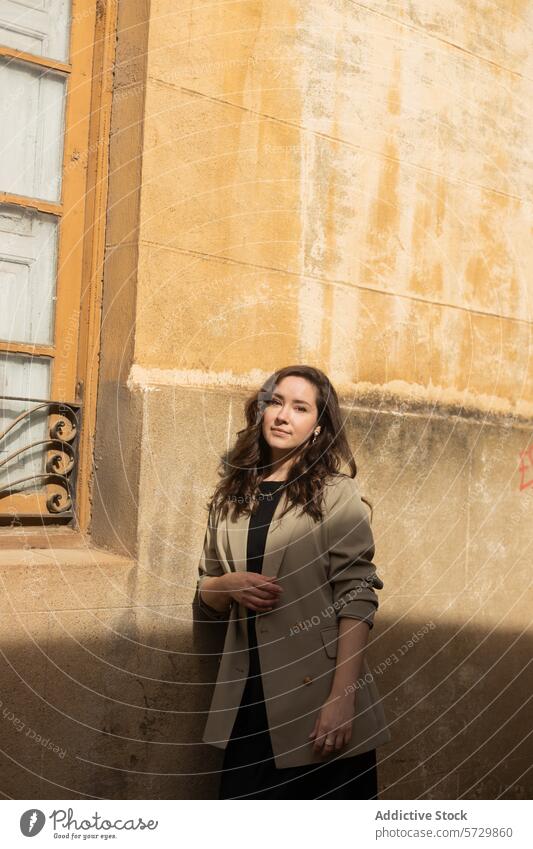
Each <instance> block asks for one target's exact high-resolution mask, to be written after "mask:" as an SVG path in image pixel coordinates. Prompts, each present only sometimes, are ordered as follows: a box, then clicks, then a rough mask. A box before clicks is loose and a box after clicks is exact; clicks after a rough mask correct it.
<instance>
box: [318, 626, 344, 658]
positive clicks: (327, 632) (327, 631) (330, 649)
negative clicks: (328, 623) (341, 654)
mask: <svg viewBox="0 0 533 849" xmlns="http://www.w3.org/2000/svg"><path fill="white" fill-rule="evenodd" d="M338 634H339V629H338V628H335V627H334V626H333V627H331V628H322V629H321V631H320V636H321V637H322V642H323V643H324V648H325V649H326V654H327V656H328V657H337V637H338Z"/></svg>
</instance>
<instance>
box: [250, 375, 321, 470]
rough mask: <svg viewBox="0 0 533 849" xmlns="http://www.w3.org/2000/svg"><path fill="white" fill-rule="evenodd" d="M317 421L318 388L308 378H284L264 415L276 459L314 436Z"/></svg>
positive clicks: (265, 431) (266, 432)
mask: <svg viewBox="0 0 533 849" xmlns="http://www.w3.org/2000/svg"><path fill="white" fill-rule="evenodd" d="M317 419H318V409H317V406H316V389H315V387H314V385H313V384H312V383H310V382H309V381H308V380H306V379H305V377H298V376H297V375H289V376H288V377H284V378H283V380H281V381H280V382H279V383H278V384H277V385H276V386H275V387H274V391H273V393H272V400H271V401H269V402H268V403H267V406H266V407H265V412H264V414H263V436H264V438H265V439H266V441H267V443H268V445H269V446H270V448H271V451H272V455H273V457H274V458H276V457H281V456H283V454H285V453H287V452H293V451H294V449H295V448H297V447H298V446H300V445H302V444H303V443H304V442H305V441H306V440H307V439H309V437H312V435H313V431H314V429H315V427H316V426H317ZM276 428H277V430H276Z"/></svg>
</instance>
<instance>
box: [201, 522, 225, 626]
mask: <svg viewBox="0 0 533 849" xmlns="http://www.w3.org/2000/svg"><path fill="white" fill-rule="evenodd" d="M212 520H213V515H212V511H210V512H209V518H208V520H207V528H206V531H205V537H204V545H203V550H202V554H201V556H200V562H199V563H198V574H199V577H198V580H197V583H196V594H197V601H198V605H199V607H200V610H201V611H202V612H203V613H204V614H205V615H206V616H207V617H208V618H209V619H221V620H223V619H228V618H229V615H230V611H231V607H232V605H230V607H229V609H228V611H227V612H226V613H221V612H220V611H219V610H215V608H214V607H211V605H209V604H206V602H205V601H204V600H203V599H202V597H201V595H200V588H201V586H202V583H203V581H204V579H205V578H218V577H219V576H220V575H224V573H225V570H224V567H223V566H222V564H221V562H220V560H219V559H218V556H217V551H216V547H215V525H213V521H212Z"/></svg>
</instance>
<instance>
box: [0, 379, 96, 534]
mask: <svg viewBox="0 0 533 849" xmlns="http://www.w3.org/2000/svg"><path fill="white" fill-rule="evenodd" d="M1 400H2V403H3V404H5V403H6V402H9V401H16V402H21V401H22V402H24V401H26V402H29V403H30V404H32V406H31V407H29V408H28V409H26V410H24V411H23V412H21V413H20V414H19V415H18V416H17V417H16V418H15V419H14V420H13V421H12V422H11V423H10V424H9V426H8V427H6V428H5V430H3V431H2V432H1V433H0V447H1V446H3V445H4V444H6V441H7V436H8V434H9V433H11V432H12V431H13V429H14V428H16V427H17V425H19V424H21V423H24V422H27V423H30V422H31V416H33V415H35V413H37V412H38V411H42V412H44V411H47V415H48V420H47V425H46V426H47V429H48V437H47V438H46V439H39V440H36V441H34V442H28V443H27V444H26V445H22V446H21V447H18V448H17V450H16V451H13V452H12V453H11V454H9V455H8V456H7V457H5V458H4V459H3V460H1V461H0V469H1V468H2V467H4V466H7V464H8V463H9V462H11V461H12V460H14V459H15V458H16V457H20V456H21V455H24V454H25V453H26V452H28V451H30V450H32V449H34V448H36V447H37V446H42V450H43V451H47V452H50V453H49V454H48V456H47V459H46V464H45V470H46V471H45V472H43V473H37V474H32V475H29V476H27V477H22V478H18V479H17V480H14V481H10V482H9V483H8V484H7V485H3V484H1V483H0V498H4V497H6V496H7V495H10V494H12V493H13V490H14V489H15V488H17V487H20V486H21V485H22V484H25V483H28V482H29V481H32V482H36V480H37V479H40V480H41V483H42V485H46V484H56V485H57V486H58V487H59V490H60V491H59V492H54V493H53V494H52V495H50V496H49V497H48V498H47V499H46V507H47V510H48V515H49V516H50V517H52V516H56V517H58V518H59V517H61V518H62V519H66V518H72V517H73V516H74V501H75V492H76V472H77V459H78V456H77V455H78V441H79V434H80V427H81V404H78V403H71V402H68V403H66V402H64V401H53V400H43V399H38V398H23V397H17V396H14V395H3V396H1ZM52 417H53V418H52ZM17 491H19V492H20V490H17ZM2 515H4V516H5V515H10V516H11V515H12V514H11V513H10V514H5V513H2V512H0V516H2ZM21 515H24V514H21Z"/></svg>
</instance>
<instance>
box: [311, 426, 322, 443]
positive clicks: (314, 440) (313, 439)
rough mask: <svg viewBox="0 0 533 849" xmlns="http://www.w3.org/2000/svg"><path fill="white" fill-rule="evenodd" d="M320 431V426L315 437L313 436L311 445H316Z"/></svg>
mask: <svg viewBox="0 0 533 849" xmlns="http://www.w3.org/2000/svg"><path fill="white" fill-rule="evenodd" d="M319 433H320V428H318V429H317V430H315V433H314V436H313V438H312V440H311V445H314V443H315V442H316V438H317V436H318V434H319Z"/></svg>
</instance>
